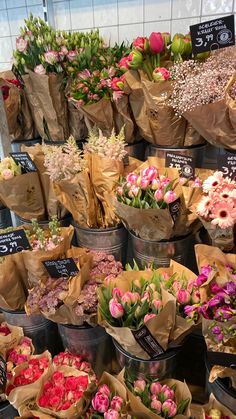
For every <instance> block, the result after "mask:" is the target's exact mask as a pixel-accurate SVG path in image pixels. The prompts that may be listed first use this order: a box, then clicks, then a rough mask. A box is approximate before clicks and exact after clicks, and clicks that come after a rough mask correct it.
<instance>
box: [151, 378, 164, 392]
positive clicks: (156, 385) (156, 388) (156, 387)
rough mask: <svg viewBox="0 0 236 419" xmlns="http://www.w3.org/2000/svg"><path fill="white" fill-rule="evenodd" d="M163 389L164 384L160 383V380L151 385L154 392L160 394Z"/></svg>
mask: <svg viewBox="0 0 236 419" xmlns="http://www.w3.org/2000/svg"><path fill="white" fill-rule="evenodd" d="M161 389H162V386H161V384H160V383H159V381H155V382H154V383H152V384H151V385H150V391H151V393H152V394H159V393H160V391H161Z"/></svg>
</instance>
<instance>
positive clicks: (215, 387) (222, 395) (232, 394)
mask: <svg viewBox="0 0 236 419" xmlns="http://www.w3.org/2000/svg"><path fill="white" fill-rule="evenodd" d="M226 356H227V354H226ZM210 370H211V367H210V364H209V362H208V361H207V360H206V387H207V391H208V393H209V394H211V393H213V394H214V396H215V398H216V399H217V400H219V402H221V403H222V404H223V405H225V406H226V407H228V409H229V410H231V411H232V412H233V413H234V414H236V390H233V389H228V388H227V387H226V384H225V380H227V379H221V378H217V379H216V380H215V381H214V382H213V383H209V375H210Z"/></svg>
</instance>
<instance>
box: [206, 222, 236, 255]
mask: <svg viewBox="0 0 236 419" xmlns="http://www.w3.org/2000/svg"><path fill="white" fill-rule="evenodd" d="M199 219H200V220H201V222H202V224H203V226H204V227H205V229H206V230H207V232H208V234H209V236H210V238H211V241H212V246H217V247H219V248H220V249H221V250H225V251H227V252H229V251H231V250H233V248H234V246H235V242H234V226H232V227H227V228H225V229H222V228H220V227H219V226H216V225H213V224H212V223H211V222H210V221H205V220H204V218H202V217H200V216H199Z"/></svg>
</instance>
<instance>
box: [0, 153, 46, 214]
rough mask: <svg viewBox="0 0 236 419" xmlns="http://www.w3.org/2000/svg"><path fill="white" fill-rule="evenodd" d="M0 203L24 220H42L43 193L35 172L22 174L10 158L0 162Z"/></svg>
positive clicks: (18, 166)
mask: <svg viewBox="0 0 236 419" xmlns="http://www.w3.org/2000/svg"><path fill="white" fill-rule="evenodd" d="M0 202H2V203H3V204H4V205H5V206H6V207H8V208H9V209H10V210H11V211H14V212H15V213H16V214H17V215H18V216H19V217H22V218H24V219H26V220H30V219H31V218H34V217H35V218H37V219H38V220H42V219H44V214H45V207H44V200H43V193H42V189H41V185H40V181H39V177H38V173H37V172H30V173H23V174H22V169H21V166H20V165H18V164H16V163H15V162H14V160H13V159H12V158H11V157H5V158H4V159H2V161H1V162H0Z"/></svg>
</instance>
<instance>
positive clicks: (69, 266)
mask: <svg viewBox="0 0 236 419" xmlns="http://www.w3.org/2000/svg"><path fill="white" fill-rule="evenodd" d="M43 264H44V266H45V268H46V269H47V271H48V273H49V275H50V276H51V277H52V278H62V277H65V278H68V277H69V276H76V275H78V272H79V269H78V268H77V266H76V263H75V261H74V259H73V258H67V259H57V260H46V261H44V262H43Z"/></svg>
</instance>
